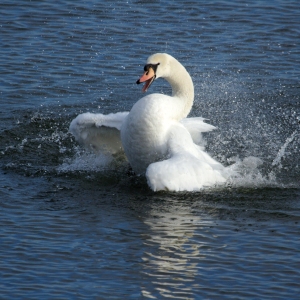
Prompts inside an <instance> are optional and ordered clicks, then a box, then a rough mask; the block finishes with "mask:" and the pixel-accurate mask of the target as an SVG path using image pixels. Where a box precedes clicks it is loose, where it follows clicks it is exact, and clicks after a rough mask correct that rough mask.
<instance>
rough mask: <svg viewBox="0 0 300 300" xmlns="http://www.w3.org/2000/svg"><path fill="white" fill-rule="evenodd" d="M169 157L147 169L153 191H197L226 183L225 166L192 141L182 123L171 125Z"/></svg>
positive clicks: (148, 179)
mask: <svg viewBox="0 0 300 300" xmlns="http://www.w3.org/2000/svg"><path fill="white" fill-rule="evenodd" d="M168 145H169V148H168V157H167V159H165V160H162V161H159V162H155V163H152V164H150V165H149V166H148V168H147V171H146V177H147V181H148V184H149V186H150V188H151V189H152V190H154V191H159V190H169V191H199V190H201V189H202V188H203V187H205V186H213V185H215V184H219V183H222V182H225V178H224V177H223V175H222V171H223V169H224V167H223V166H222V165H221V164H220V163H218V162H217V161H215V160H214V159H213V158H211V157H210V156H209V155H208V154H207V153H205V152H204V151H202V150H201V148H200V147H199V146H198V145H196V144H195V143H194V142H193V139H192V137H191V135H190V133H189V131H188V130H187V129H186V128H185V126H183V125H182V124H179V123H177V124H174V125H173V126H172V128H171V130H170V135H169V140H168Z"/></svg>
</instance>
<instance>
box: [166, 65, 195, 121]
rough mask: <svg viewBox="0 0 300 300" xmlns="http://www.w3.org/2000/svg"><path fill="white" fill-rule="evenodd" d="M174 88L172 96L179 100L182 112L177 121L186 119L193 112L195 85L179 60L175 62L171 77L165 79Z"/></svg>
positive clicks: (179, 112)
mask: <svg viewBox="0 0 300 300" xmlns="http://www.w3.org/2000/svg"><path fill="white" fill-rule="evenodd" d="M165 79H166V80H167V81H168V82H169V83H170V85H171V87H172V96H173V97H174V98H178V100H179V103H180V106H181V110H180V111H178V116H176V119H178V120H181V119H183V118H185V117H186V116H187V115H188V114H189V112H190V111H191V108H192V105H193V101H194V85H193V81H192V78H191V76H190V75H189V73H188V72H187V70H186V69H185V67H184V66H183V65H182V64H180V63H179V62H178V61H177V60H175V62H173V67H172V69H171V72H170V76H167V77H165Z"/></svg>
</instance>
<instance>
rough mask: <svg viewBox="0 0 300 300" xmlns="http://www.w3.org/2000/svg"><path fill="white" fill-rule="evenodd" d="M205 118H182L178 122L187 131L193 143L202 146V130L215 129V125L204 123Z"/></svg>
mask: <svg viewBox="0 0 300 300" xmlns="http://www.w3.org/2000/svg"><path fill="white" fill-rule="evenodd" d="M205 120H206V119H204V118H201V117H195V118H184V119H182V120H181V121H180V123H181V124H182V125H183V126H184V127H185V128H186V129H187V130H188V131H189V133H190V135H191V137H192V139H193V141H194V143H196V144H197V145H201V146H204V145H205V142H204V141H203V139H202V134H201V133H202V132H208V131H212V130H214V129H216V127H215V126H213V125H210V124H208V123H205V122H204V121H205Z"/></svg>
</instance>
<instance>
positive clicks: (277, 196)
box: [0, 0, 300, 300]
mask: <svg viewBox="0 0 300 300" xmlns="http://www.w3.org/2000/svg"><path fill="white" fill-rule="evenodd" d="M23 2H24V3H23V4H22V5H16V3H14V1H2V2H1V3H0V8H2V10H1V21H2V22H1V24H0V27H1V43H2V44H1V47H0V72H1V90H0V98H1V101H0V108H1V109H0V123H1V124H0V168H1V171H0V207H1V209H0V220H1V226H0V250H1V251H0V274H1V280H0V291H1V293H0V298H1V297H2V298H3V299H23V298H26V299H45V298H49V297H51V299H66V298H69V299H73V298H76V299H88V298H95V299H140V298H156V299H161V298H177V299H189V298H190V299H226V298H227V299H284V300H286V299H299V290H300V285H299V282H300V273H299V261H300V257H299V248H300V245H299V233H300V229H299V226H300V201H299V200H300V190H299V182H300V177H299V176H300V175H299V174H300V163H299V158H300V156H299V143H300V135H299V120H300V116H299V111H300V109H299V105H300V102H299V74H300V73H299V63H298V62H299V32H300V28H299V24H300V23H299V8H300V6H299V3H298V1H273V2H272V1H269V2H267V1H254V2H249V1H248V2H247V3H246V2H245V1H235V0H233V1H230V2H229V1H195V0H190V1H189V2H188V3H185V4H184V5H183V2H180V1H171V0H166V1H164V2H163V3H162V2H161V1H135V0H129V1H116V2H112V1H110V2H107V1H97V0H89V1H81V2H79V1H77V2H75V1H46V0H45V1H40V2H39V3H38V5H37V2H35V1H23ZM155 52H168V53H170V54H171V55H172V56H174V57H176V58H178V59H179V60H180V62H182V63H183V64H184V65H185V66H186V68H187V70H188V71H189V72H190V74H191V76H192V78H193V81H194V83H195V96H196V97H195V103H194V106H193V110H192V112H191V116H193V117H195V116H202V117H205V118H208V119H209V122H210V123H211V124H213V125H214V126H216V127H218V129H217V130H215V131H213V132H211V133H209V134H207V135H206V136H205V138H206V139H207V151H208V152H209V153H210V154H211V155H212V156H213V157H215V158H216V159H217V160H218V161H221V162H222V163H224V164H225V165H228V164H232V163H237V164H236V166H237V167H239V169H240V170H242V171H243V172H242V173H241V174H243V176H242V177H239V178H233V180H232V182H231V184H230V185H228V186H227V187H226V188H225V189H219V190H205V191H203V192H201V193H186V194H185V193H178V194H171V193H158V194H154V193H152V192H151V191H149V189H148V187H147V184H146V182H145V180H144V179H141V178H137V177H135V176H132V174H131V172H129V171H128V164H127V163H126V162H124V160H122V159H121V158H117V159H115V158H114V159H112V158H111V157H109V158H108V157H104V156H98V157H95V155H92V154H90V153H87V152H85V151H84V150H83V149H81V148H80V147H79V146H78V145H77V144H76V143H75V141H74V140H73V138H72V137H71V136H70V135H69V134H68V128H69V124H70V122H71V120H72V119H73V118H74V117H75V116H76V115H78V114H79V113H83V112H87V111H89V112H101V113H110V112H118V111H127V110H129V109H130V108H131V107H132V105H133V103H135V102H136V100H137V99H139V98H140V97H141V96H142V95H141V93H140V88H138V87H136V85H135V81H136V79H137V76H139V75H140V71H141V68H142V67H143V64H144V62H145V60H146V58H147V57H148V56H149V55H150V54H152V53H155ZM149 92H162V93H165V94H167V93H169V92H170V91H169V88H168V87H167V86H166V85H164V83H163V81H162V80H161V81H160V80H157V82H156V85H155V87H154V86H153V90H152V91H149ZM114 160H116V161H114Z"/></svg>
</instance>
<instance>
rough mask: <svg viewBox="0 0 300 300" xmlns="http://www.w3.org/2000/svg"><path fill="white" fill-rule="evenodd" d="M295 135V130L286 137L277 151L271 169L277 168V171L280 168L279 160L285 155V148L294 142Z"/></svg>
mask: <svg viewBox="0 0 300 300" xmlns="http://www.w3.org/2000/svg"><path fill="white" fill-rule="evenodd" d="M296 134H297V130H295V131H294V132H293V133H292V134H291V136H290V137H288V138H287V139H286V141H285V143H284V144H283V145H282V147H281V148H280V149H279V151H278V153H277V156H276V158H275V159H274V160H273V162H272V167H278V168H279V169H281V168H282V164H281V160H282V159H283V158H284V155H285V153H286V148H287V147H288V145H289V144H290V143H291V142H292V141H293V140H294V138H295V136H296Z"/></svg>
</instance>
